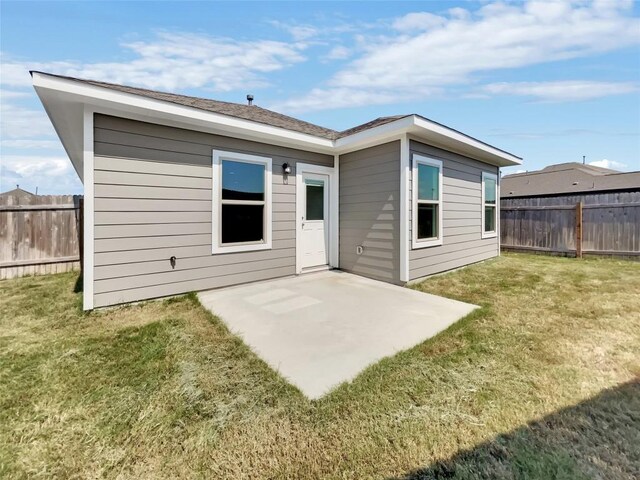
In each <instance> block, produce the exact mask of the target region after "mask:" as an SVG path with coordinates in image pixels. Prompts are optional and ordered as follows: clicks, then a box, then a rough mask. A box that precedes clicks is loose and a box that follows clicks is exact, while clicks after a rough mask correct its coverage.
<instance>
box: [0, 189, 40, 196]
mask: <svg viewBox="0 0 640 480" xmlns="http://www.w3.org/2000/svg"><path fill="white" fill-rule="evenodd" d="M35 196H36V194H35V193H31V192H27V191H26V190H23V189H22V188H20V187H16V188H14V189H13V190H9V191H6V192H2V193H0V197H35Z"/></svg>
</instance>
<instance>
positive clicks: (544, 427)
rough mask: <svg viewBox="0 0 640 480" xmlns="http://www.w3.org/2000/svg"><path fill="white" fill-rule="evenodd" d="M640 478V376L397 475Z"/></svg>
mask: <svg viewBox="0 0 640 480" xmlns="http://www.w3.org/2000/svg"><path fill="white" fill-rule="evenodd" d="M441 478H447V479H451V478H455V479H465V480H466V479H484V478H515V479H545V480H547V479H557V478H562V479H580V478H598V479H600V478H602V479H636V478H640V378H637V379H635V380H634V381H631V382H628V383H625V384H622V385H620V386H618V387H615V388H611V389H608V390H603V391H602V392H601V393H600V394H598V395H597V396H595V397H593V398H590V399H588V400H585V401H584V402H581V403H579V404H577V405H575V406H572V407H568V408H565V409H562V410H559V411H558V412H556V413H553V414H551V415H548V416H546V417H544V418H542V419H540V420H537V421H534V422H531V423H529V424H528V425H526V426H523V427H521V428H518V429H516V430H514V431H512V432H510V433H507V434H504V435H500V436H498V437H496V438H494V439H492V440H490V441H488V442H485V443H482V444H480V445H478V446H477V447H475V448H473V449H470V450H465V451H462V452H460V453H458V454H457V455H455V456H454V457H452V458H450V459H448V460H446V461H443V462H438V463H435V464H433V465H431V466H429V467H426V468H423V469H418V470H414V471H412V472H409V473H407V474H406V475H404V476H402V477H399V478H396V479H395V480H423V479H441Z"/></svg>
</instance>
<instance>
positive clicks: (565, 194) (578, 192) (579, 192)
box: [500, 187, 640, 200]
mask: <svg viewBox="0 0 640 480" xmlns="http://www.w3.org/2000/svg"><path fill="white" fill-rule="evenodd" d="M635 191H640V187H620V188H604V189H602V190H594V189H590V190H576V191H575V192H562V193H537V194H536V193H534V194H529V195H506V196H504V195H500V199H505V200H508V199H510V198H540V197H570V196H571V195H584V194H588V193H591V194H597V193H609V192H635ZM501 193H502V191H501Z"/></svg>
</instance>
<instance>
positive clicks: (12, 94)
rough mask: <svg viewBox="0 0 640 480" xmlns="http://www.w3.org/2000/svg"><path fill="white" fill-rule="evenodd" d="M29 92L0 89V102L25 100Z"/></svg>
mask: <svg viewBox="0 0 640 480" xmlns="http://www.w3.org/2000/svg"><path fill="white" fill-rule="evenodd" d="M27 97H29V92H20V91H16V90H6V89H4V88H3V89H0V101H6V100H13V99H15V98H27Z"/></svg>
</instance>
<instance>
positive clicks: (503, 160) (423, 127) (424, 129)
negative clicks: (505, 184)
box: [412, 116, 522, 167]
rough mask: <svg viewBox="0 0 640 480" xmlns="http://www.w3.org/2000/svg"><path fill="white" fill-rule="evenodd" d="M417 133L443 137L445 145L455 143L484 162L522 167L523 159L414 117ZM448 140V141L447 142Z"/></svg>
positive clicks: (437, 124) (499, 165)
mask: <svg viewBox="0 0 640 480" xmlns="http://www.w3.org/2000/svg"><path fill="white" fill-rule="evenodd" d="M413 118H414V122H415V127H416V129H417V130H416V131H414V132H412V133H415V134H417V135H420V134H421V133H422V134H427V136H434V137H436V138H437V137H441V138H442V139H443V140H444V141H445V143H448V141H451V142H455V144H457V145H459V146H460V149H461V150H463V151H466V150H468V151H469V155H471V156H472V158H479V159H480V160H482V161H483V162H487V163H490V164H492V165H495V166H498V167H507V166H511V165H522V159H521V158H519V157H516V156H515V155H512V154H511V153H509V152H505V151H504V150H500V149H499V148H496V147H493V146H491V145H488V144H486V143H484V142H481V141H480V140H476V139H475V138H473V137H470V136H468V135H465V134H464V133H461V132H458V131H456V130H453V129H451V128H448V127H445V126H444V125H440V124H439V123H436V122H432V121H430V120H427V119H425V118H420V117H417V116H414V117H413ZM445 139H446V140H445Z"/></svg>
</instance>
